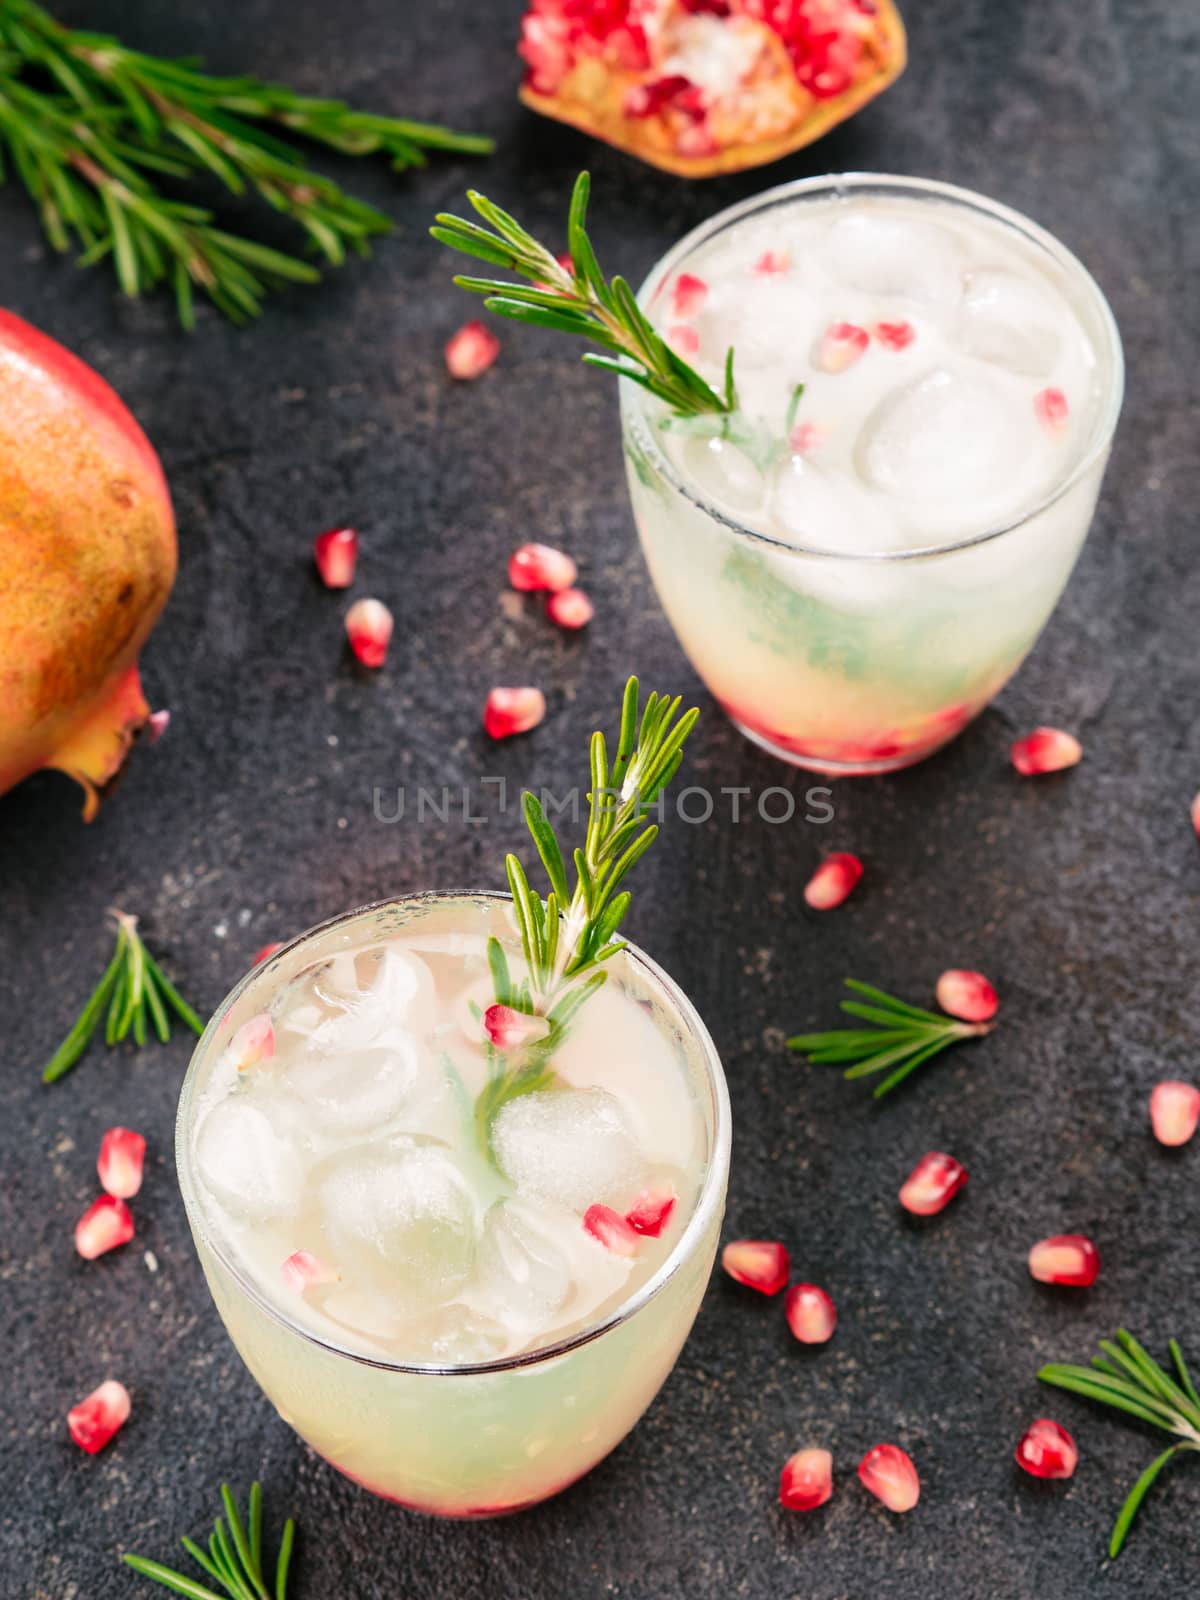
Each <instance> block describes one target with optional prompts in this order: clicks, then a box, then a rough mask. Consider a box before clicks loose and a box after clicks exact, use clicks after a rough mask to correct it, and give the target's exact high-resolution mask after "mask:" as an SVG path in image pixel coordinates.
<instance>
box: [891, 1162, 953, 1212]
mask: <svg viewBox="0 0 1200 1600" xmlns="http://www.w3.org/2000/svg"><path fill="white" fill-rule="evenodd" d="M966 1181H967V1169H966V1167H964V1166H963V1165H962V1163H961V1162H958V1161H956V1160H955V1159H954V1157H953V1156H948V1155H944V1154H943V1153H942V1151H940V1150H930V1151H929V1152H928V1154H927V1155H923V1156H922V1157H921V1159H920V1161H918V1162H917V1164H916V1166H915V1167H914V1168H913V1169H912V1171H911V1172H910V1173H909V1175H908V1177H907V1178H906V1179H905V1181H904V1186H903V1188H902V1189H901V1190H900V1204H901V1205H902V1206H903V1207H904V1209H905V1211H911V1212H912V1214H913V1216H914V1217H936V1216H937V1214H938V1212H939V1211H944V1210H945V1209H946V1207H947V1206H948V1205H949V1204H950V1202H951V1200H953V1199H954V1196H955V1195H956V1194H957V1193H958V1191H959V1190H960V1189H961V1188H962V1186H963V1185H964V1184H965V1183H966Z"/></svg>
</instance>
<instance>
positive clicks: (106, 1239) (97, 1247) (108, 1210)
mask: <svg viewBox="0 0 1200 1600" xmlns="http://www.w3.org/2000/svg"><path fill="white" fill-rule="evenodd" d="M132 1238H133V1215H132V1213H131V1212H130V1210H129V1207H128V1206H127V1205H126V1204H125V1202H124V1200H120V1199H118V1198H117V1196H116V1195H113V1194H102V1195H101V1196H100V1198H99V1200H93V1201H92V1203H91V1205H90V1206H89V1207H88V1208H87V1210H86V1211H85V1212H84V1213H83V1215H82V1216H81V1217H80V1219H79V1221H78V1222H77V1223H76V1224H75V1248H76V1250H78V1251H79V1254H80V1255H81V1256H82V1257H83V1259H84V1260H85V1261H94V1260H95V1259H96V1257H97V1256H102V1255H104V1254H105V1253H106V1252H107V1251H109V1250H115V1249H116V1248H117V1246H118V1245H122V1244H128V1243H129V1241H130V1239H132Z"/></svg>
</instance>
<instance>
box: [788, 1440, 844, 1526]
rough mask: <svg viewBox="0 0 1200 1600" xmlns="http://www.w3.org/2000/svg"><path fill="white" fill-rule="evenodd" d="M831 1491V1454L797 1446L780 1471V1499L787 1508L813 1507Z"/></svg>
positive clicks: (829, 1495)
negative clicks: (800, 1448)
mask: <svg viewBox="0 0 1200 1600" xmlns="http://www.w3.org/2000/svg"><path fill="white" fill-rule="evenodd" d="M832 1494H833V1457H832V1456H831V1455H830V1454H829V1451H828V1450H797V1451H796V1454H795V1455H794V1456H789V1457H788V1459H787V1460H786V1461H785V1462H784V1464H783V1471H782V1472H781V1473H780V1475H779V1503H780V1505H781V1506H786V1507H787V1508H788V1510H789V1511H815V1510H816V1509H817V1507H818V1506H823V1505H824V1504H825V1502H826V1500H828V1499H830V1497H831V1496H832Z"/></svg>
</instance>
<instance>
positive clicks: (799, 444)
mask: <svg viewBox="0 0 1200 1600" xmlns="http://www.w3.org/2000/svg"><path fill="white" fill-rule="evenodd" d="M827 437H828V433H827V431H826V430H825V429H824V428H823V427H822V426H821V424H820V423H819V422H797V423H796V424H795V426H794V427H793V428H792V431H791V432H790V433H789V434H788V447H789V449H791V450H792V452H793V453H794V454H795V455H798V456H811V455H813V454H815V453H816V451H818V450H819V449H820V448H821V446H822V445H823V444H824V443H825V440H826V438H827Z"/></svg>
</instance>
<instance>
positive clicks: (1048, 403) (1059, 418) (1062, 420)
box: [1033, 389, 1070, 434]
mask: <svg viewBox="0 0 1200 1600" xmlns="http://www.w3.org/2000/svg"><path fill="white" fill-rule="evenodd" d="M1033 411H1034V415H1035V416H1036V417H1037V419H1038V421H1039V422H1040V423H1041V425H1042V427H1043V428H1045V429H1047V430H1048V431H1049V432H1050V433H1055V434H1063V433H1065V432H1066V431H1067V423H1068V422H1069V420H1070V407H1069V406H1068V405H1067V397H1066V395H1065V394H1064V393H1063V392H1062V390H1061V389H1042V390H1040V391H1039V393H1037V394H1035V395H1034V397H1033Z"/></svg>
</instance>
